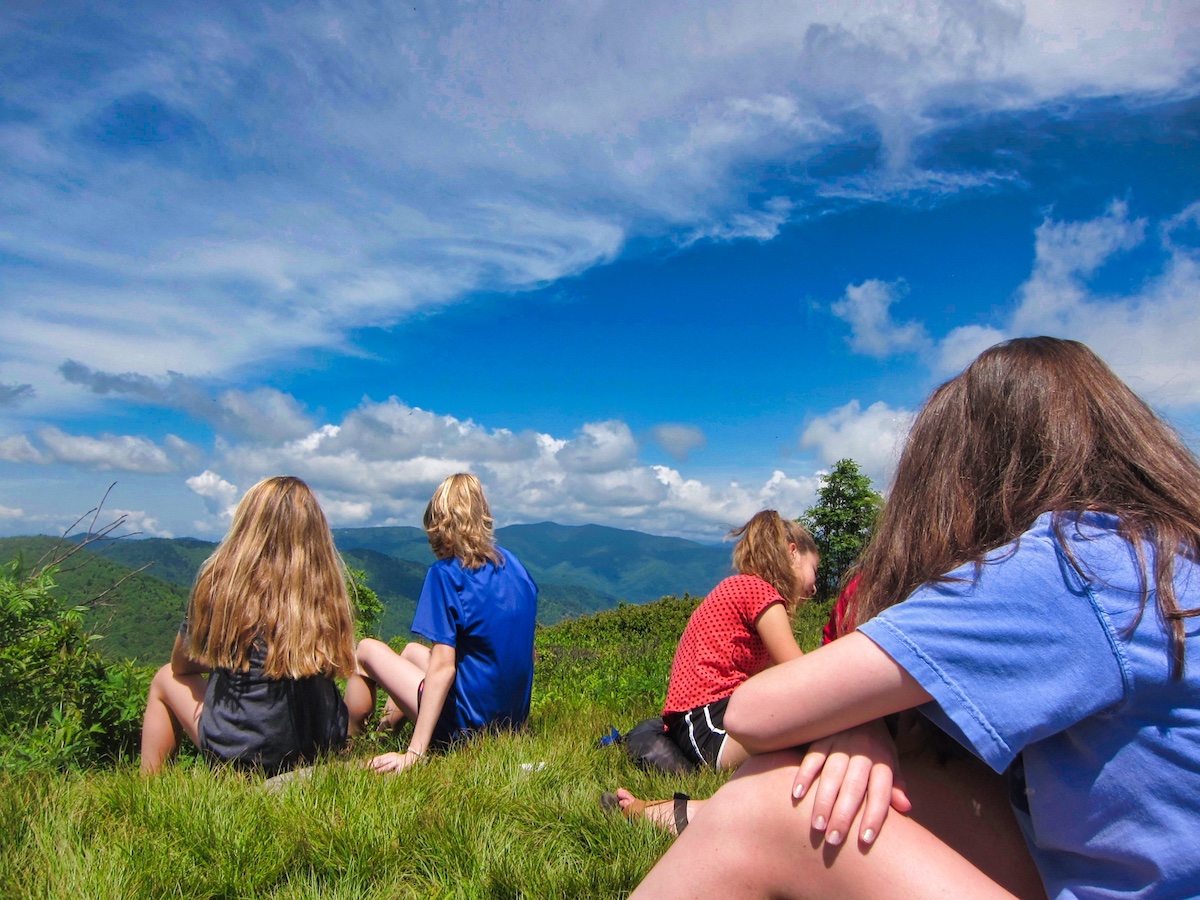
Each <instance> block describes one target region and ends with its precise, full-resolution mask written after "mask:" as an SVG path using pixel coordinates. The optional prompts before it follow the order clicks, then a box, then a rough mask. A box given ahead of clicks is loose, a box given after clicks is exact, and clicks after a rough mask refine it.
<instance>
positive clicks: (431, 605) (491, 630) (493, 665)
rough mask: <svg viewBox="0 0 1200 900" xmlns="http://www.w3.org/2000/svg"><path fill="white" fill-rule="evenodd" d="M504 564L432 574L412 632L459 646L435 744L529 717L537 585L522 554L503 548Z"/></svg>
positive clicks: (449, 565)
mask: <svg viewBox="0 0 1200 900" xmlns="http://www.w3.org/2000/svg"><path fill="white" fill-rule="evenodd" d="M496 549H497V551H498V552H499V553H500V555H501V556H502V557H503V559H504V565H502V566H497V565H495V564H493V563H490V562H487V563H484V564H483V566H481V567H480V568H478V569H474V570H471V569H464V568H463V566H462V563H460V562H459V561H458V560H457V559H443V560H438V561H437V562H436V563H434V564H433V565H432V566H430V568H429V571H428V572H427V573H426V575H425V585H424V587H422V588H421V596H420V598H419V599H418V600H417V612H416V615H415V616H414V617H413V624H412V630H413V631H415V632H416V633H417V634H419V635H422V636H424V637H426V638H428V639H429V640H431V641H433V642H434V643H435V644H448V645H449V646H451V647H453V648H454V651H455V661H456V664H457V671H456V673H455V678H454V687H453V689H452V690H451V692H450V695H449V696H448V697H447V698H446V703H445V705H444V706H443V707H442V714H441V716H440V717H439V719H438V723H437V725H436V726H435V728H434V731H433V745H434V746H440V747H444V746H445V745H447V744H449V743H451V742H452V741H454V740H456V739H458V738H463V737H466V736H468V735H469V734H471V733H473V732H476V731H479V730H480V729H483V728H487V727H489V726H492V725H496V726H501V727H512V726H517V725H522V724H524V722H525V720H526V719H527V718H528V717H529V700H530V696H531V693H532V691H533V632H534V626H535V624H536V619H537V585H535V584H534V583H533V579H532V578H530V577H529V573H528V572H526V571H525V567H524V566H523V565H521V563H520V562H519V561H518V560H517V558H516V557H515V556H513V555H512V554H511V553H509V552H508V551H507V550H504V549H502V548H500V547H497V548H496Z"/></svg>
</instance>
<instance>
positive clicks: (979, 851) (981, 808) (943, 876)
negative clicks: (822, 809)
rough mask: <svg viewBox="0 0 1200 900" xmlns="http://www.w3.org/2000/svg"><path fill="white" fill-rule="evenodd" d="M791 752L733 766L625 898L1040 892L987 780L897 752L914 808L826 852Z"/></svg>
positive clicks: (994, 786) (993, 781)
mask: <svg viewBox="0 0 1200 900" xmlns="http://www.w3.org/2000/svg"><path fill="white" fill-rule="evenodd" d="M800 759H801V757H800V755H799V754H798V753H796V752H794V751H785V752H783V753H775V754H769V755H766V756H760V757H755V758H754V759H752V760H751V761H750V762H749V763H747V764H746V765H745V766H743V767H742V769H741V770H740V771H739V772H738V774H737V775H736V776H734V778H732V779H730V781H729V782H728V783H727V784H726V785H725V786H724V787H723V788H721V790H719V791H718V792H717V793H716V795H715V796H714V797H713V798H712V799H711V800H709V801H708V804H707V805H706V809H707V810H708V811H707V812H705V813H704V814H703V815H701V816H698V817H697V819H696V821H695V822H694V823H693V824H692V825H691V826H689V827H688V829H687V831H685V832H684V833H683V834H682V835H681V836H680V838H679V840H678V841H676V842H675V844H674V845H673V846H672V847H671V849H670V850H668V851H667V853H666V855H665V856H664V857H663V858H662V859H661V860H660V861H659V863H658V865H656V866H655V867H654V869H653V870H651V872H650V874H649V875H647V876H646V879H645V881H643V882H642V884H641V885H640V886H639V887H638V889H637V891H635V893H634V897H683V896H688V897H708V896H712V897H720V898H724V897H726V896H731V895H733V896H739V897H845V898H854V897H884V896H886V897H973V898H976V897H978V898H986V897H1008V896H1012V894H1010V893H1009V892H1010V891H1011V892H1013V893H1015V894H1016V895H1018V896H1029V897H1044V896H1045V895H1044V893H1043V892H1042V887H1041V882H1040V879H1038V877H1037V872H1036V869H1035V868H1034V866H1033V862H1032V860H1031V859H1030V857H1029V853H1028V851H1027V850H1026V849H1025V845H1024V841H1023V839H1022V838H1021V836H1020V833H1019V831H1018V830H1017V828H1016V823H1015V821H1014V820H1013V818H1012V815H1011V811H1009V809H1008V807H1007V804H1002V805H1001V803H1000V802H999V798H1000V797H1001V796H1002V793H1003V792H1002V790H999V788H1001V787H1002V785H1001V783H1000V781H999V779H997V778H995V776H992V777H991V778H990V779H988V778H985V777H982V776H981V775H980V774H979V773H978V772H977V771H976V770H975V769H974V768H973V767H972V765H971V764H970V763H962V764H960V763H958V762H954V763H951V765H950V766H948V767H947V768H946V769H936V770H935V769H934V763H933V762H932V758H931V757H929V756H928V755H924V756H919V757H914V758H913V759H912V760H911V761H910V760H908V759H906V760H905V766H904V774H905V778H906V781H907V786H908V793H909V797H910V799H911V800H912V801H913V815H912V816H907V817H906V816H900V815H895V814H893V815H891V816H889V817H888V820H887V824H886V825H885V826H884V828H883V830H882V831H881V832H880V834H879V837H878V838H877V839H876V841H875V843H874V844H872V845H871V846H869V847H865V846H863V845H861V844H845V845H841V846H836V847H835V846H831V845H828V844H825V843H824V835H823V834H822V833H821V832H814V831H812V830H811V829H810V827H809V826H810V822H811V818H812V802H813V798H814V796H815V795H816V791H809V792H808V795H807V796H806V797H805V798H804V799H803V800H801V801H799V802H796V801H794V800H792V798H791V786H792V779H793V777H794V775H795V771H796V766H797V765H798V764H799V762H800ZM922 767H924V769H923V770H922ZM938 785H940V787H937V789H934V787H935V786H938ZM926 822H928V825H929V827H926V824H925V823H926ZM933 828H936V829H937V832H936V833H935V831H933V830H931V829H933ZM857 832H858V825H857V822H856V823H855V825H854V827H853V828H852V829H851V833H852V834H856V833H857Z"/></svg>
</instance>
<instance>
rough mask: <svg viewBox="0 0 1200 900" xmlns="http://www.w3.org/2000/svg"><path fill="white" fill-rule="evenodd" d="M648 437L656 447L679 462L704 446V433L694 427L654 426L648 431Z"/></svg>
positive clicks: (668, 424) (667, 424)
mask: <svg viewBox="0 0 1200 900" xmlns="http://www.w3.org/2000/svg"><path fill="white" fill-rule="evenodd" d="M650 436H651V437H652V438H653V439H654V441H655V443H657V444H658V446H660V447H662V448H663V449H664V450H666V451H667V453H669V454H670V455H671V456H672V457H673V458H674V459H676V460H678V461H679V462H683V461H684V460H686V459H687V458H688V456H689V455H690V454H691V452H692V451H693V450H699V449H700V448H701V447H703V446H704V444H705V438H704V432H703V431H701V430H700V429H699V428H696V427H695V426H694V425H676V424H671V423H666V424H663V425H656V426H655V427H653V428H651V429H650Z"/></svg>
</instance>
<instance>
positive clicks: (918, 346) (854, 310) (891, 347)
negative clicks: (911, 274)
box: [832, 279, 931, 359]
mask: <svg viewBox="0 0 1200 900" xmlns="http://www.w3.org/2000/svg"><path fill="white" fill-rule="evenodd" d="M907 292H908V287H907V285H905V284H904V283H903V282H891V283H889V282H884V281H878V280H875V279H871V280H870V281H864V282H863V283H862V284H852V285H849V286H848V287H847V288H846V293H845V294H844V295H843V296H842V299H841V300H838V301H837V302H836V303H834V304H833V307H832V308H833V314H834V315H835V316H837V317H838V318H839V319H841V320H842V321H844V322H846V323H848V324H849V325H850V347H851V348H852V349H853V350H854V351H855V352H856V353H862V354H865V355H867V356H874V357H876V358H878V359H882V358H884V357H886V356H891V355H893V354H896V353H911V352H918V351H923V350H925V349H926V348H927V347H929V346H930V343H931V342H930V340H929V335H928V334H927V333H926V331H925V326H924V325H922V324H921V323H919V322H897V321H895V320H894V319H893V318H892V316H891V312H890V307H891V306H892V304H893V303H895V302H896V301H897V300H899V299H900V298H901V297H903V296H904V294H906V293H907Z"/></svg>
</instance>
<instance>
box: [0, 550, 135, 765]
mask: <svg viewBox="0 0 1200 900" xmlns="http://www.w3.org/2000/svg"><path fill="white" fill-rule="evenodd" d="M55 571H56V567H55V566H54V565H50V566H47V567H44V568H40V569H36V570H35V571H33V572H30V573H28V574H26V573H24V572H23V571H22V564H21V561H20V559H17V560H14V561H13V562H12V563H10V564H9V565H7V566H3V567H0V769H5V770H10V771H23V770H27V769H69V768H82V767H86V766H93V765H98V764H105V763H111V762H114V761H116V760H119V759H122V758H125V757H130V756H132V755H134V754H135V752H136V748H137V743H138V739H139V733H140V726H141V717H142V709H143V708H144V705H145V697H146V692H147V690H148V688H149V684H150V678H151V677H152V675H153V672H152V671H151V670H149V669H144V668H140V667H137V666H135V665H132V664H130V663H126V662H117V663H114V662H112V661H110V660H107V659H105V658H104V657H102V656H101V655H100V653H99V652H98V651H97V650H96V649H94V648H93V646H92V644H93V641H94V640H95V638H94V637H93V636H92V635H90V634H88V633H87V632H86V631H85V630H84V628H83V614H84V613H85V612H86V608H85V607H78V606H77V607H64V606H62V605H61V604H60V603H59V602H58V601H57V600H56V599H55V598H54V596H53V595H52V593H51V591H52V590H53V588H54V575H55Z"/></svg>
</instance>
